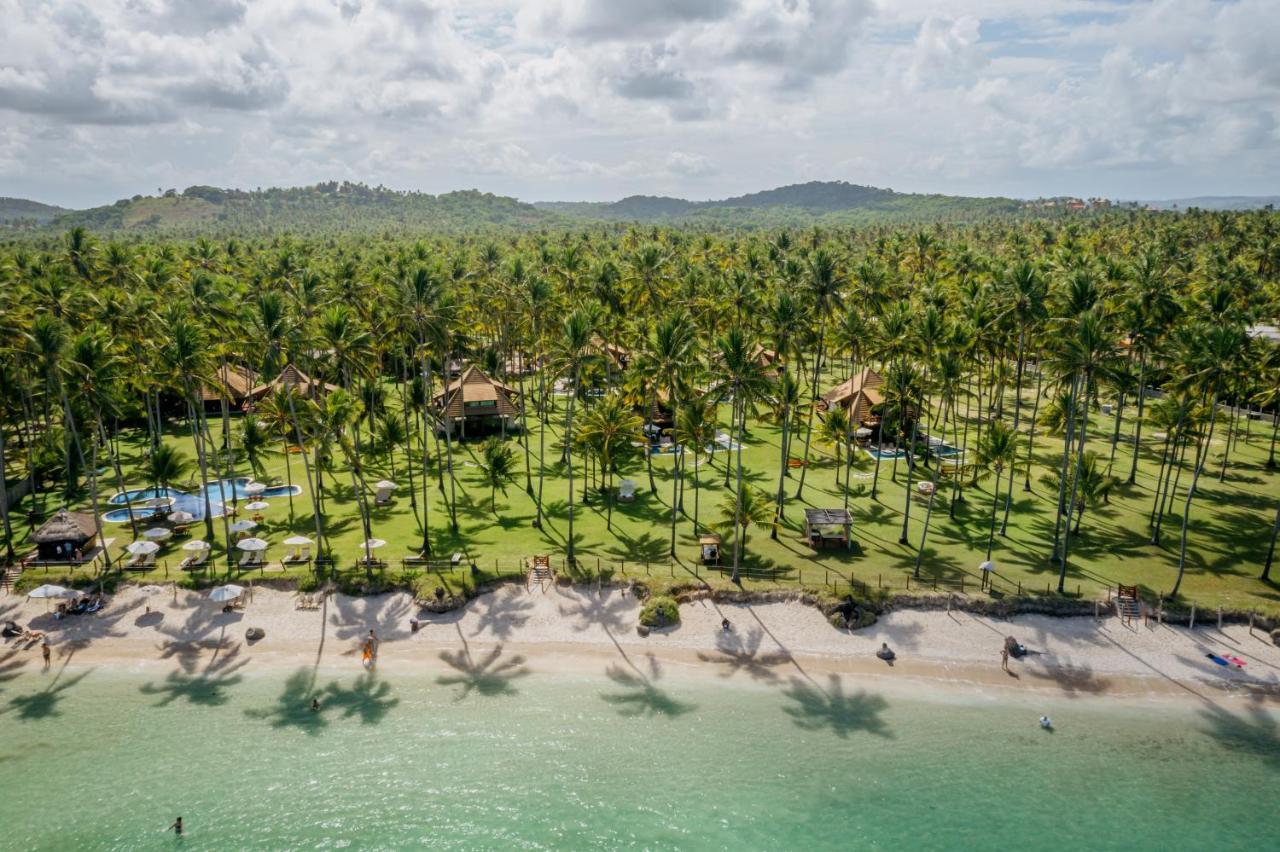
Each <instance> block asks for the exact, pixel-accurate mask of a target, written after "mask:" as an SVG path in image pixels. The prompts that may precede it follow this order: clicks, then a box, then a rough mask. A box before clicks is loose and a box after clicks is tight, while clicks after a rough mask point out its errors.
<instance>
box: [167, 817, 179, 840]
mask: <svg viewBox="0 0 1280 852" xmlns="http://www.w3.org/2000/svg"><path fill="white" fill-rule="evenodd" d="M165 830H166V831H172V832H173V833H174V834H176V835H178V836H179V837H181V836H182V817H178V818H177V819H175V820H174V821H173V825H171V826H169V827H168V828H167V829H165Z"/></svg>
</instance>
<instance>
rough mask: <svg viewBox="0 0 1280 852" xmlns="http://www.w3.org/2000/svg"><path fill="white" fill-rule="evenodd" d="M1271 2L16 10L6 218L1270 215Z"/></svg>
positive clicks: (97, 4)
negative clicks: (802, 189) (502, 207)
mask: <svg viewBox="0 0 1280 852" xmlns="http://www.w3.org/2000/svg"><path fill="white" fill-rule="evenodd" d="M1277 44H1280V0H1229V2H1228V0H1217V2H1214V1H1213V0H1151V2H1138V0H1134V1H1133V2H1122V0H523V2H520V0H0V195H9V196H18V197H25V198H33V199H36V200H40V201H45V202H48V203H55V204H60V205H64V206H72V207H85V206H91V205H96V204H104V203H110V202H112V201H114V200H116V199H118V198H123V197H128V196H131V195H133V194H135V193H143V194H155V193H156V192H157V190H162V189H169V188H176V189H179V190H181V189H183V188H185V187H187V186H191V185H194V184H211V185H215V186H229V187H238V188H245V189H252V188H255V187H259V186H263V187H265V186H297V185H304V184H311V183H315V182H317V181H322V180H351V181H361V182H365V183H369V184H373V185H377V184H382V185H385V186H388V187H392V188H395V189H411V190H421V191H425V192H432V193H439V192H447V191H450V190H455V189H471V188H475V189H480V190H484V191H488V192H494V193H498V194H502V195H512V196H515V197H517V198H520V199H523V200H526V201H542V200H591V201H596V200H612V199H617V198H620V197H623V196H626V195H630V194H636V193H643V194H666V195H677V196H681V197H685V198H694V199H705V198H723V197H726V196H732V195H737V194H741V193H744V192H751V191H757V190H761V189H767V188H771V187H774V186H780V185H785V184H789V183H796V182H801V181H808V180H846V181H849V182H852V183H860V184H870V185H873V186H882V187H890V188H892V189H896V190H899V191H913V192H942V193H949V194H964V195H1009V196H1014V197H1022V198H1034V197H1037V196H1051V195H1064V194H1070V195H1080V196H1091V195H1101V196H1106V197H1110V198H1125V199H1132V198H1143V199H1156V198H1173V197H1186V196H1195V195H1264V194H1280V49H1277V48H1276V45H1277Z"/></svg>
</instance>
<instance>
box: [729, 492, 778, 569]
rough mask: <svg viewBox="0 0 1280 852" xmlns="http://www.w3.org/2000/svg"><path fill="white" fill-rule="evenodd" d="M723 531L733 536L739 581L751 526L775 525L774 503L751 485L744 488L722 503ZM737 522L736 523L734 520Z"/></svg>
mask: <svg viewBox="0 0 1280 852" xmlns="http://www.w3.org/2000/svg"><path fill="white" fill-rule="evenodd" d="M720 517H721V523H720V527H721V529H723V530H725V531H726V532H728V533H731V534H732V535H733V540H734V566H733V582H735V583H737V582H740V581H739V579H738V564H737V562H738V556H739V554H740V552H741V551H742V550H745V549H746V546H747V532H748V530H750V528H751V525H752V524H755V525H756V526H758V527H763V526H766V525H768V524H772V523H773V501H772V500H770V499H769V496H768V495H767V494H765V493H764V492H763V491H761V490H760V489H759V488H756V487H754V486H751V485H747V486H743V487H740V488H739V489H738V492H737V493H735V494H733V495H732V496H726V497H725V498H724V500H723V501H722V502H721V503H720ZM735 518H736V519H737V522H736V523H735V522H734V519H735Z"/></svg>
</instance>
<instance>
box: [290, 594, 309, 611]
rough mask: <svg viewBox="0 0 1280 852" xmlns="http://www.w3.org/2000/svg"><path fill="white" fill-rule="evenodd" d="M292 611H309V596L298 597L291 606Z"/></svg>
mask: <svg viewBox="0 0 1280 852" xmlns="http://www.w3.org/2000/svg"><path fill="white" fill-rule="evenodd" d="M293 608H294V609H311V595H298V599H297V601H295V602H294V604H293Z"/></svg>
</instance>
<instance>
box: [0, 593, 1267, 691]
mask: <svg viewBox="0 0 1280 852" xmlns="http://www.w3.org/2000/svg"><path fill="white" fill-rule="evenodd" d="M296 600H297V595H295V594H294V593H292V592H287V591H280V590H275V589H269V588H263V587H258V588H255V589H254V591H253V596H252V599H251V600H250V601H249V602H248V603H247V605H246V607H245V608H244V610H243V611H237V612H234V613H230V614H224V613H222V612H221V609H220V607H218V605H216V604H213V603H210V602H209V601H208V600H207V599H206V598H204V596H202V595H197V594H195V593H192V592H187V591H182V590H177V589H168V588H163V587H158V586H151V587H127V588H123V589H121V590H120V591H119V592H118V593H117V594H116V595H114V596H112V597H111V598H110V601H109V603H108V605H107V606H106V607H105V608H104V609H103V610H102V611H101V612H100V613H98V614H96V615H94V616H73V617H70V618H66V619H63V620H61V621H58V620H55V619H54V618H53V617H52V614H51V613H49V612H47V611H46V605H45V603H44V602H42V601H34V600H28V599H25V598H21V597H18V596H14V595H6V596H4V597H0V619H4V620H8V619H13V620H16V621H18V622H19V623H21V624H23V625H24V626H30V627H31V628H32V629H36V630H42V631H45V632H47V634H48V636H49V640H50V644H51V646H52V647H51V651H52V658H53V659H52V668H53V669H55V670H57V669H61V668H63V667H68V668H77V669H78V668H80V667H82V666H109V667H111V668H115V669H120V670H130V671H135V672H136V671H151V670H154V671H155V673H157V674H160V675H164V674H165V673H167V672H179V673H185V674H186V675H187V676H190V677H202V676H207V675H210V674H217V673H218V672H220V671H226V670H235V671H243V672H244V673H249V672H251V671H263V672H266V671H272V670H280V671H284V670H289V669H298V668H300V667H312V668H314V669H316V670H324V671H325V672H326V673H328V672H331V671H332V672H342V671H345V672H349V673H351V674H361V673H363V672H364V671H365V669H364V668H363V667H362V666H361V663H360V647H361V644H362V642H363V640H364V638H365V637H366V636H367V635H368V631H369V630H370V629H373V630H375V631H376V632H377V635H378V637H379V640H380V648H379V656H378V665H377V671H378V672H380V673H381V674H384V675H387V676H389V677H394V676H395V675H396V674H397V673H404V672H413V673H417V672H430V673H434V672H443V671H447V670H448V669H449V666H450V665H455V664H454V663H451V662H450V661H449V660H450V659H452V660H454V661H461V662H462V664H465V665H468V666H475V667H478V668H481V669H482V668H483V665H484V664H485V661H486V660H488V659H489V658H490V657H492V658H493V661H500V662H502V663H503V664H506V663H511V664H512V665H518V666H520V667H522V668H523V669H525V670H527V671H529V672H531V673H559V674H574V673H583V674H598V673H599V671H600V670H601V668H602V667H607V666H610V665H621V666H626V667H630V668H632V669H635V670H636V671H637V672H640V673H643V670H644V668H645V665H646V664H649V665H652V664H653V663H654V662H655V661H657V662H661V663H666V664H670V665H671V666H673V667H674V668H675V669H676V670H677V671H678V672H679V673H680V674H681V676H684V675H685V674H687V675H689V676H696V677H701V678H706V679H715V680H718V681H719V680H723V681H725V682H727V683H733V682H741V683H757V684H762V685H770V684H779V683H781V684H786V683H787V682H788V680H789V679H796V678H798V679H802V680H808V681H811V682H814V683H822V682H824V680H825V679H836V680H839V679H842V678H843V679H846V680H848V681H851V682H856V683H858V684H859V685H862V686H874V687H875V688H876V689H884V690H888V691H896V690H906V691H914V692H930V693H941V694H947V695H952V696H955V695H959V694H971V695H972V694H977V695H988V694H993V695H994V696H995V697H1008V696H1014V695H1025V696H1028V697H1064V698H1071V699H1084V698H1089V699H1101V698H1109V699H1112V700H1121V701H1132V700H1159V701H1184V702H1185V701H1189V702H1200V703H1204V702H1209V703H1216V702H1223V701H1225V702H1235V701H1249V702H1254V703H1256V702H1259V701H1262V702H1266V703H1267V704H1275V705H1277V706H1280V647H1276V646H1275V645H1273V644H1272V643H1271V641H1270V639H1269V638H1268V637H1267V636H1266V634H1264V633H1262V632H1260V631H1259V632H1257V633H1255V634H1254V635H1253V636H1250V635H1249V632H1248V629H1247V627H1245V626H1242V625H1225V626H1224V627H1223V629H1222V630H1221V631H1219V630H1218V629H1217V628H1216V626H1206V627H1202V628H1198V629H1196V630H1195V631H1190V630H1188V629H1187V628H1185V627H1176V626H1172V625H1168V624H1165V625H1163V626H1157V625H1154V624H1152V625H1149V626H1148V625H1143V624H1141V623H1138V624H1134V625H1129V626H1125V625H1122V624H1121V621H1120V619H1118V618H1115V617H1106V618H1103V619H1101V620H1100V621H1099V620H1095V619H1093V618H1092V617H1087V616H1085V617H1050V616H1037V615H1019V616H1013V617H1010V618H1007V619H1006V618H993V617H989V616H983V615H978V614H973V613H969V612H964V611H953V612H943V611H937V610H896V611H893V612H890V613H887V614H885V615H882V616H881V617H880V620H879V621H878V622H877V623H876V624H874V625H872V626H870V627H867V628H863V629H862V630H859V631H856V632H852V633H851V632H847V631H841V630H838V629H836V628H834V627H831V626H830V625H829V624H828V623H827V621H826V619H825V618H824V617H823V615H822V613H821V612H820V611H819V610H818V609H816V608H815V607H813V606H810V605H808V604H805V603H801V602H798V601H786V602H769V603H754V604H743V603H716V602H714V601H712V600H710V599H701V600H695V601H693V602H690V603H685V604H682V605H681V607H680V612H681V618H682V623H681V624H680V625H679V626H677V627H675V628H668V629H664V630H657V631H654V632H653V633H652V634H651V635H650V636H649V637H647V638H642V637H640V636H639V635H637V633H636V631H635V625H636V624H637V616H638V614H639V610H640V603H639V601H637V600H636V599H635V598H634V597H633V596H632V595H630V594H626V593H624V592H623V591H622V590H619V589H617V588H616V587H615V588H604V589H601V590H599V591H596V590H592V589H589V588H585V587H567V588H565V587H551V588H548V589H547V590H546V591H545V592H543V591H539V590H537V589H534V590H532V591H527V590H526V589H525V588H524V587H522V586H517V585H505V586H499V587H497V588H496V589H493V590H491V591H489V592H486V593H485V594H482V595H479V596H478V597H476V598H474V599H472V600H471V601H469V602H468V603H467V604H466V605H465V606H464V607H462V608H460V609H458V610H454V611H451V612H447V613H443V614H433V613H428V612H425V611H422V610H420V608H419V607H418V606H417V605H416V604H415V603H414V602H413V600H412V599H411V597H410V596H409V595H408V594H405V593H388V594H384V595H377V596H371V597H348V596H346V595H342V594H333V595H330V596H327V597H326V598H325V599H324V605H323V606H322V608H320V609H298V608H296V607H295V602H296ZM725 617H727V618H729V620H730V621H731V622H732V625H733V629H732V631H731V632H730V633H728V634H726V633H724V632H723V631H722V630H721V629H720V620H721V618H725ZM413 618H417V619H418V620H419V621H420V622H421V629H420V630H418V631H417V632H413V631H412V630H411V629H410V619H413ZM248 627H261V628H262V629H264V630H265V631H266V637H265V638H264V639H262V640H261V641H258V642H254V643H250V642H247V641H246V640H245V637H244V632H245V629H246V628H248ZM1006 635H1012V636H1014V637H1015V638H1017V639H1018V641H1020V642H1022V643H1023V644H1024V645H1026V646H1027V647H1028V649H1029V650H1030V651H1031V653H1030V654H1029V655H1028V656H1027V657H1026V658H1024V659H1022V660H1016V661H1014V660H1011V661H1010V672H1009V673H1006V672H1004V671H1003V670H1002V669H1001V665H1000V657H999V652H1000V648H1001V646H1002V643H1003V641H1004V637H1005V636H1006ZM881 642H886V643H888V644H889V646H890V647H891V648H893V649H894V651H895V652H896V654H897V657H898V659H897V660H896V661H895V663H894V665H892V666H889V665H888V664H886V663H884V662H883V661H881V660H879V659H877V658H876V657H875V656H874V652H875V650H876V649H877V648H879V647H880V643H881ZM1210 652H1212V653H1218V654H1222V653H1228V654H1232V655H1236V656H1239V657H1240V658H1242V659H1244V660H1245V661H1246V663H1247V665H1246V667H1245V669H1244V670H1238V669H1235V668H1223V667H1221V666H1217V665H1216V664H1214V663H1212V662H1211V661H1210V660H1209V659H1207V658H1206V657H1205V654H1206V653H1210ZM446 658H449V659H446ZM651 658H652V659H651ZM0 660H4V661H7V662H10V663H13V664H16V665H17V666H18V667H19V670H20V671H25V672H31V673H39V671H40V669H41V661H40V649H39V645H38V643H36V644H32V645H31V646H30V647H29V648H26V647H21V648H20V647H19V646H18V644H17V643H15V642H14V640H12V639H7V640H4V643H3V644H0ZM455 668H456V665H455Z"/></svg>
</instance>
